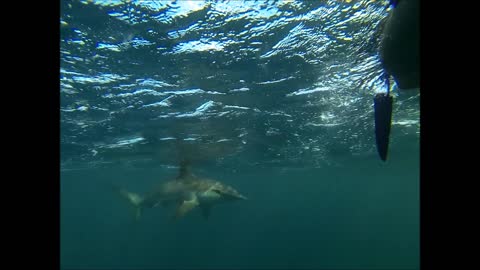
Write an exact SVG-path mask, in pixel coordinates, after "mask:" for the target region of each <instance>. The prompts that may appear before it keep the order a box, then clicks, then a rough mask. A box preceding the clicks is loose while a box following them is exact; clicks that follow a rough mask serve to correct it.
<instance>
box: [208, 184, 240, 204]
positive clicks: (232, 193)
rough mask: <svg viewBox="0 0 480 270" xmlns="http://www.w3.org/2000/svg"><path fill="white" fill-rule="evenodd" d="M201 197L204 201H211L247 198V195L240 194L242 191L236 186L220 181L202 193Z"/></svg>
mask: <svg viewBox="0 0 480 270" xmlns="http://www.w3.org/2000/svg"><path fill="white" fill-rule="evenodd" d="M200 197H201V199H202V200H203V201H204V202H209V203H219V202H229V201H238V200H247V197H245V196H244V195H242V194H240V192H238V191H237V190H235V189H234V188H232V187H230V186H227V185H222V184H219V183H217V184H215V185H213V186H212V187H211V188H209V189H208V190H206V191H205V192H203V193H202V194H200Z"/></svg>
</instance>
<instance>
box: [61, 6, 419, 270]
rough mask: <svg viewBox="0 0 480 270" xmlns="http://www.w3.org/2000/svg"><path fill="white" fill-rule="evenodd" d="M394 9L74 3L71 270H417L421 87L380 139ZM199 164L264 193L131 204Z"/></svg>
mask: <svg viewBox="0 0 480 270" xmlns="http://www.w3.org/2000/svg"><path fill="white" fill-rule="evenodd" d="M387 4H388V1H306V2H297V1H276V2H272V1H270V2H263V1H261V2H251V1H230V2H220V1H218V2H216V1H215V2H213V1H212V2H204V1H176V2H167V1H159V2H155V1H129V2H125V1H124V2H120V1H65V0H63V1H61V7H62V13H61V22H60V29H61V40H60V44H61V51H60V54H61V66H60V68H61V70H60V86H61V87H60V90H61V93H60V95H61V169H62V171H61V212H60V214H61V235H60V236H61V250H60V251H61V254H60V259H61V266H62V268H63V269H100V268H102V269H105V268H108V269H139V268H142V269H145V268H149V269H185V268H188V269H192V268H203V269H227V268H228V269H287V268H288V269H305V268H308V269H418V268H419V167H420V166H419V132H420V126H419V111H420V110H419V98H420V97H419V93H418V91H415V90H414V91H412V90H409V91H405V92H403V91H398V90H396V89H395V90H394V91H393V95H394V112H393V125H392V137H391V144H390V152H389V159H388V161H387V162H381V161H380V159H379V157H378V155H377V153H376V148H375V141H374V131H373V129H374V126H373V122H374V121H373V95H374V93H376V92H379V91H384V90H385V89H384V85H383V83H382V82H381V80H380V79H379V78H380V76H381V72H382V71H381V66H380V64H379V61H378V53H377V45H376V44H377V43H378V30H377V29H378V28H377V27H378V26H379V25H381V21H382V19H383V18H385V16H386V14H387V13H388V9H386V8H385V7H386V6H387ZM185 156H187V157H188V158H189V159H190V160H192V169H193V170H194V171H195V172H196V173H197V174H198V175H202V176H205V177H211V178H214V179H217V180H219V181H222V182H225V183H227V184H229V185H232V186H233V187H235V188H236V189H238V190H239V191H240V192H241V193H242V194H245V195H246V196H247V197H248V198H249V200H248V201H239V202H235V203H231V204H225V205H220V206H218V207H215V208H214V209H213V210H212V215H211V217H210V218H209V220H205V219H203V218H202V216H201V214H200V211H196V210H194V211H193V212H191V213H189V214H188V215H187V216H185V218H183V219H181V220H179V221H177V222H172V221H171V219H170V215H171V214H172V211H173V210H172V209H164V208H161V207H159V208H155V209H150V210H149V211H145V213H144V215H143V216H142V218H141V219H140V220H139V221H138V222H136V223H135V222H134V221H133V211H132V209H131V207H130V206H129V205H128V204H127V203H126V202H125V201H124V200H123V199H122V198H120V197H119V196H118V195H117V194H116V193H115V192H113V191H112V189H111V186H110V184H111V183H115V184H117V185H120V186H123V187H125V188H127V189H129V190H131V191H135V192H139V193H141V194H144V193H145V192H148V191H149V190H150V188H151V187H152V186H153V185H155V184H156V183H158V182H162V181H166V180H170V179H172V178H173V177H175V176H176V174H177V169H178V160H179V158H181V157H185Z"/></svg>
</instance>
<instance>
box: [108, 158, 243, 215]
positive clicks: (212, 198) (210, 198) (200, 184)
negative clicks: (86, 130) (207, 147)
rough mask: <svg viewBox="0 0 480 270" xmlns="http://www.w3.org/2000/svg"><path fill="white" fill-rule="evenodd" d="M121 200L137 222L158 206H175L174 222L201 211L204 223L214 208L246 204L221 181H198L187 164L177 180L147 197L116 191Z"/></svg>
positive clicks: (124, 190) (159, 185)
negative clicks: (224, 204) (125, 200)
mask: <svg viewBox="0 0 480 270" xmlns="http://www.w3.org/2000/svg"><path fill="white" fill-rule="evenodd" d="M116 189H117V191H118V192H119V193H120V194H121V196H122V197H124V198H125V199H127V201H128V202H129V203H130V205H132V206H133V208H134V210H135V220H138V219H140V217H141V215H142V212H143V211H144V210H145V209H151V208H155V207H157V206H163V207H168V206H170V205H173V206H174V208H175V213H174V215H173V216H172V218H173V219H174V220H177V219H179V218H182V217H184V216H185V215H186V214H187V213H189V212H191V211H192V210H194V209H200V211H201V213H202V216H203V217H204V218H205V219H208V218H209V217H210V213H211V209H212V207H213V206H215V205H218V204H222V203H228V202H234V201H239V200H247V197H245V196H244V195H242V194H240V192H238V191H237V190H236V189H235V188H233V187H231V186H229V185H226V184H224V183H222V182H220V181H217V180H214V179H210V178H205V177H198V176H196V175H195V174H193V173H192V172H191V170H190V166H189V165H188V164H187V163H181V164H180V167H179V173H178V176H177V177H176V178H174V179H173V180H170V181H164V182H162V183H160V184H158V185H156V186H155V187H153V188H152V190H151V191H150V192H147V193H146V194H145V195H144V196H141V195H139V194H137V193H134V192H130V191H128V190H126V189H124V188H119V187H116Z"/></svg>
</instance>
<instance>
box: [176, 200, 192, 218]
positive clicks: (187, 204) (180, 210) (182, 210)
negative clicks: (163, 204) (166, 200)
mask: <svg viewBox="0 0 480 270" xmlns="http://www.w3.org/2000/svg"><path fill="white" fill-rule="evenodd" d="M196 206H198V200H197V198H196V197H195V198H193V199H191V200H189V201H183V202H182V203H180V205H179V206H178V207H177V210H176V212H175V216H174V219H178V218H181V217H183V216H185V214H186V213H188V212H189V211H190V210H192V209H193V208H195V207H196Z"/></svg>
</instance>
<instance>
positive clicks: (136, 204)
mask: <svg viewBox="0 0 480 270" xmlns="http://www.w3.org/2000/svg"><path fill="white" fill-rule="evenodd" d="M114 189H115V190H116V192H117V193H119V194H120V195H121V196H122V197H123V198H125V199H127V201H128V202H129V203H130V205H131V206H133V208H134V211H135V220H139V219H140V216H141V215H142V202H143V198H142V197H141V196H140V195H138V194H137V193H134V192H130V191H127V190H125V189H124V188H121V187H118V186H114Z"/></svg>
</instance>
